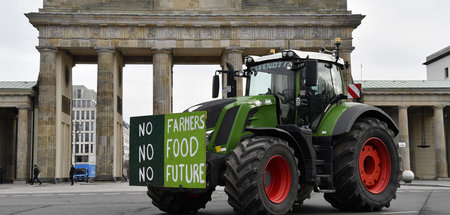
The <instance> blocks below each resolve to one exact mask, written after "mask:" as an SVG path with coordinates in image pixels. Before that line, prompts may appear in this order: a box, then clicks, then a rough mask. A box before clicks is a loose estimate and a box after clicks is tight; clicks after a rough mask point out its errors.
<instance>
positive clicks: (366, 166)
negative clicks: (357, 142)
mask: <svg viewBox="0 0 450 215" xmlns="http://www.w3.org/2000/svg"><path fill="white" fill-rule="evenodd" d="M359 174H360V176H361V182H362V183H363V184H364V186H365V187H366V189H367V190H368V191H369V192H371V193H373V194H379V193H381V192H383V191H384V190H385V189H386V187H387V185H388V184H389V179H390V177H391V156H390V154H389V151H388V149H387V147H386V145H385V144H384V142H383V141H382V140H380V139H378V138H376V137H372V138H369V139H368V140H367V141H366V142H365V143H364V145H363V147H362V148H361V152H360V154H359Z"/></svg>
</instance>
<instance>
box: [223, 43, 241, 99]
mask: <svg viewBox="0 0 450 215" xmlns="http://www.w3.org/2000/svg"><path fill="white" fill-rule="evenodd" d="M243 52H244V49H243V48H228V49H225V52H224V55H223V57H222V68H223V70H228V68H227V67H226V64H225V62H227V61H228V62H230V63H231V65H233V67H234V70H235V71H237V70H241V69H242V65H243V62H242V53H243ZM235 79H236V96H242V95H243V93H244V84H243V81H242V79H243V78H238V77H236V78H235ZM222 86H227V74H226V73H223V74H222ZM222 94H223V97H224V98H226V93H222Z"/></svg>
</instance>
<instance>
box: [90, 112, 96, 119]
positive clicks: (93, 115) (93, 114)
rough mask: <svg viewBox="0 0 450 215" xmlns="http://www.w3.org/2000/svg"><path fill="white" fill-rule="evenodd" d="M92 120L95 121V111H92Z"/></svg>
mask: <svg viewBox="0 0 450 215" xmlns="http://www.w3.org/2000/svg"><path fill="white" fill-rule="evenodd" d="M91 119H95V111H94V110H92V111H91Z"/></svg>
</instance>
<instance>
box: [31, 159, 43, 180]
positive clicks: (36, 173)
mask: <svg viewBox="0 0 450 215" xmlns="http://www.w3.org/2000/svg"><path fill="white" fill-rule="evenodd" d="M40 172H41V171H40V170H39V168H38V166H37V165H36V164H35V165H34V169H33V175H34V177H33V180H32V181H31V185H33V184H34V180H36V181H38V182H39V185H41V184H42V182H41V181H40V180H39V178H38V176H39V173H40Z"/></svg>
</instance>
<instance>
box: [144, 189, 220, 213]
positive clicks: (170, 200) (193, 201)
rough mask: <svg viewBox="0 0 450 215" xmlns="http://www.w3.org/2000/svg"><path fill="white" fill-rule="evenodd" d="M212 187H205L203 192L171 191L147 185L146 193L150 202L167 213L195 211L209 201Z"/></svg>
mask: <svg viewBox="0 0 450 215" xmlns="http://www.w3.org/2000/svg"><path fill="white" fill-rule="evenodd" d="M214 190H215V189H214V188H207V189H206V191H205V192H201V193H191V192H173V191H170V190H167V189H164V188H158V187H150V186H149V187H148V191H147V195H148V196H149V197H150V198H151V199H152V200H153V201H152V203H153V205H155V206H156V207H158V208H159V209H160V210H162V211H165V212H168V213H182V214H186V213H196V212H197V211H198V209H201V208H205V205H206V203H208V202H209V201H211V194H212V192H213V191H214Z"/></svg>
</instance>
